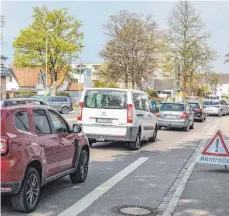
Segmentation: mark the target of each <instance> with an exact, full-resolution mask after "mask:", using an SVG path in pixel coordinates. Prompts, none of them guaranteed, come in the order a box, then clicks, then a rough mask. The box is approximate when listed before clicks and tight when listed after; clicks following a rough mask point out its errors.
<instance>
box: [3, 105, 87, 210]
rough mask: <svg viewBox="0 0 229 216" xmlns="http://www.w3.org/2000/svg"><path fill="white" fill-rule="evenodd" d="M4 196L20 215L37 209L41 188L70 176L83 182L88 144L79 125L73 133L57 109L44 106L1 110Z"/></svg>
mask: <svg viewBox="0 0 229 216" xmlns="http://www.w3.org/2000/svg"><path fill="white" fill-rule="evenodd" d="M0 118H1V144H0V149H1V161H0V169H1V179H0V181H1V194H3V195H4V194H6V195H9V194H10V195H11V201H12V206H13V208H14V209H15V210H16V211H19V212H31V211H33V210H34V209H35V207H36V205H37V203H38V200H39V196H40V188H41V186H43V185H44V184H46V183H47V182H50V181H52V180H55V179H57V178H60V177H63V176H66V175H68V174H69V175H70V179H71V181H72V183H82V182H84V181H85V179H86V177H87V173H88V161H89V153H90V150H89V143H88V139H87V137H86V135H85V134H84V133H83V132H82V131H81V127H80V126H79V125H76V124H75V125H73V128H72V130H71V129H70V127H69V125H68V124H67V122H66V121H65V119H64V118H63V117H62V116H61V115H60V114H59V113H58V112H56V111H55V110H54V109H52V108H50V107H47V106H41V105H24V106H21V107H19V106H10V107H5V108H1V116H0Z"/></svg>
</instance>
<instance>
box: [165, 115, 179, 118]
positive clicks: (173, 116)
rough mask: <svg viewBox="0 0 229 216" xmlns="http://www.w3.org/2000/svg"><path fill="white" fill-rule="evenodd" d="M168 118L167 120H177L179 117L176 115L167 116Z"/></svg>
mask: <svg viewBox="0 0 229 216" xmlns="http://www.w3.org/2000/svg"><path fill="white" fill-rule="evenodd" d="M166 117H167V118H171V119H175V118H177V116H176V115H167V116H166Z"/></svg>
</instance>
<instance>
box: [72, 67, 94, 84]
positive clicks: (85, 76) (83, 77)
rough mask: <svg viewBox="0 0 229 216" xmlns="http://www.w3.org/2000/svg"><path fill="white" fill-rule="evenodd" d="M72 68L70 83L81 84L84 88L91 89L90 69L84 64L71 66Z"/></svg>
mask: <svg viewBox="0 0 229 216" xmlns="http://www.w3.org/2000/svg"><path fill="white" fill-rule="evenodd" d="M72 68H73V69H74V70H75V72H74V73H71V80H70V82H72V83H82V84H83V86H84V88H90V87H92V68H90V67H88V65H85V64H81V65H76V64H72Z"/></svg>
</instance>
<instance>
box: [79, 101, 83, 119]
mask: <svg viewBox="0 0 229 216" xmlns="http://www.w3.org/2000/svg"><path fill="white" fill-rule="evenodd" d="M79 107H80V113H79V115H78V121H82V114H83V102H80V104H79Z"/></svg>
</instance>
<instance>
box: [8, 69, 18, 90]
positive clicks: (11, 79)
mask: <svg viewBox="0 0 229 216" xmlns="http://www.w3.org/2000/svg"><path fill="white" fill-rule="evenodd" d="M9 72H10V76H7V77H6V92H7V93H10V92H15V91H17V90H18V89H19V84H18V80H17V77H16V75H15V74H14V71H13V70H12V68H11V67H10V68H9Z"/></svg>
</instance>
